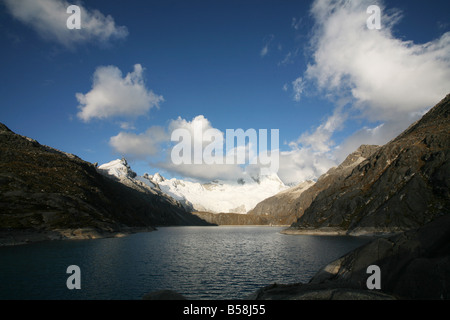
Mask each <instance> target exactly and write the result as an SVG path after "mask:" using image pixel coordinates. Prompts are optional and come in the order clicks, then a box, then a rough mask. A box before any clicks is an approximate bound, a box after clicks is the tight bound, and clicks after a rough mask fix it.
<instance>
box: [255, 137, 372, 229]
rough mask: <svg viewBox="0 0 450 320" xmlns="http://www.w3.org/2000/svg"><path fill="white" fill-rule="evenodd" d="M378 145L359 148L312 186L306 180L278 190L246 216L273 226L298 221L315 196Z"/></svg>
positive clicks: (349, 171)
mask: <svg viewBox="0 0 450 320" xmlns="http://www.w3.org/2000/svg"><path fill="white" fill-rule="evenodd" d="M378 148H379V147H378V146H368V145H363V146H361V147H360V148H359V149H358V150H357V151H355V152H353V153H352V154H350V155H349V156H348V157H347V158H346V160H345V161H344V162H343V163H342V164H341V165H339V166H338V167H335V168H331V169H330V170H329V171H328V172H327V173H326V174H324V175H322V176H321V177H320V178H319V179H318V180H317V182H316V183H313V182H311V181H306V182H304V183H301V184H299V185H298V186H296V187H292V188H290V189H288V190H285V191H282V192H280V193H278V194H276V195H275V196H273V197H270V198H268V199H266V200H264V201H262V202H260V203H258V204H257V205H256V207H255V208H254V209H253V210H251V211H250V212H249V215H256V216H265V217H266V219H268V220H270V221H272V222H273V223H274V224H279V225H290V224H292V223H294V222H296V221H297V219H298V218H300V217H301V216H302V215H303V214H304V212H305V210H306V209H307V208H308V207H309V206H310V205H311V203H312V202H313V200H314V199H315V198H316V197H317V195H318V194H319V193H320V192H322V191H324V190H326V189H327V188H329V187H330V186H331V185H333V184H335V183H337V182H339V181H342V180H344V179H346V177H347V176H348V175H349V174H351V172H352V170H353V169H354V168H355V167H356V166H357V165H359V164H360V163H361V162H363V161H365V160H366V159H367V158H368V157H369V156H370V155H372V154H373V153H374V152H375V151H376V150H378Z"/></svg>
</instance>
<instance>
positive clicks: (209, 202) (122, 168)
mask: <svg viewBox="0 0 450 320" xmlns="http://www.w3.org/2000/svg"><path fill="white" fill-rule="evenodd" d="M99 169H100V170H102V171H103V172H104V173H107V174H108V175H112V176H115V177H117V178H118V179H119V180H124V179H123V178H124V177H126V179H127V180H130V179H132V180H134V181H136V182H139V183H143V184H146V185H147V186H148V187H150V188H152V189H154V190H155V191H157V192H162V193H164V194H166V195H168V196H170V197H172V198H174V199H175V200H178V201H179V202H180V203H181V204H182V205H183V206H184V207H185V208H186V209H187V210H191V211H205V212H211V213H241V214H245V213H247V212H248V211H250V210H251V209H253V208H254V207H255V206H256V205H257V204H258V203H259V202H261V201H262V200H264V199H266V198H269V197H271V196H273V195H275V194H277V193H278V192H280V191H283V190H286V189H288V186H286V185H285V184H284V183H283V182H282V181H281V180H280V178H279V177H278V176H277V175H276V174H272V175H269V176H261V177H257V178H251V177H249V178H248V179H239V180H238V181H236V182H235V183H229V182H227V183H225V182H221V181H212V182H210V183H204V184H202V183H198V182H191V181H186V180H178V179H175V178H174V179H165V178H164V177H163V176H161V175H160V174H159V173H156V174H154V175H149V174H144V175H143V176H138V175H136V173H134V172H133V171H132V170H131V168H130V166H129V165H128V163H127V162H126V160H125V159H122V160H114V161H111V162H109V163H106V164H104V165H101V166H100V167H99Z"/></svg>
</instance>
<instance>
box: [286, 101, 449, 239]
mask: <svg viewBox="0 0 450 320" xmlns="http://www.w3.org/2000/svg"><path fill="white" fill-rule="evenodd" d="M449 114H450V95H449V96H447V97H446V98H445V99H444V100H442V101H441V102H440V103H439V104H438V105H436V106H435V107H434V108H432V109H431V110H430V111H429V112H428V113H427V114H426V115H425V116H424V117H423V118H422V119H421V120H420V121H418V122H416V123H415V124H413V125H412V126H411V127H410V128H408V129H407V130H406V131H405V132H403V133H402V134H401V135H399V136H398V137H397V138H396V139H394V140H392V141H391V142H389V143H387V144H386V145H384V146H383V147H381V148H379V149H378V150H376V151H375V152H374V153H373V154H372V155H371V156H369V157H368V158H367V159H366V160H364V161H362V162H360V163H359V164H358V165H357V166H356V167H353V168H352V169H351V170H350V173H349V175H347V176H346V175H344V176H342V177H341V178H340V179H333V181H331V183H330V184H329V185H328V186H327V188H323V189H322V190H321V191H320V193H319V194H317V196H316V197H315V199H314V201H313V202H312V203H311V205H310V206H309V207H308V208H307V210H305V213H304V215H303V216H302V217H300V218H299V219H298V221H297V222H296V223H294V224H293V225H292V226H291V229H294V230H300V231H301V230H308V229H314V230H317V229H323V228H336V229H338V230H343V231H345V232H347V233H349V234H355V235H357V234H362V233H383V232H400V231H404V230H409V229H413V228H417V227H420V226H423V225H424V224H426V223H428V222H430V221H432V220H433V219H435V218H436V217H438V216H440V215H443V214H447V213H449V211H450V191H449V190H450V122H449V121H450V120H449ZM344 164H345V162H344V163H343V164H342V165H344ZM342 165H341V166H342ZM326 178H327V176H325V177H324V178H321V179H326ZM317 184H318V183H317ZM317 184H316V185H317Z"/></svg>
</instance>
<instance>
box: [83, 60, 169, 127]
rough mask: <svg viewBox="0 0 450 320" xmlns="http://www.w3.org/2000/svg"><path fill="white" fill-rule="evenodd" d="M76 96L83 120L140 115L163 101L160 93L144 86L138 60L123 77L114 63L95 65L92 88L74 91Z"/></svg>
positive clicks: (141, 69)
mask: <svg viewBox="0 0 450 320" xmlns="http://www.w3.org/2000/svg"><path fill="white" fill-rule="evenodd" d="M76 98H77V100H78V102H79V103H80V105H79V106H78V108H79V109H80V112H79V113H78V117H79V118H80V119H81V120H83V121H85V122H87V121H89V120H91V119H93V118H98V119H106V118H110V117H117V116H125V117H136V116H140V115H144V114H146V113H147V112H148V111H149V110H150V109H151V108H153V107H158V106H159V104H160V103H161V102H162V101H164V98H163V97H162V96H158V95H156V94H154V93H153V91H151V90H148V89H147V88H146V87H145V83H144V78H143V68H142V66H141V65H140V64H136V65H135V66H134V70H133V72H131V73H128V74H127V75H126V76H125V77H122V72H121V71H120V70H119V68H117V67H115V66H107V67H98V68H97V70H96V71H95V73H94V76H93V84H92V90H91V91H89V92H88V93H86V94H82V93H77V94H76Z"/></svg>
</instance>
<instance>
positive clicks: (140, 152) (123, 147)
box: [109, 126, 170, 159]
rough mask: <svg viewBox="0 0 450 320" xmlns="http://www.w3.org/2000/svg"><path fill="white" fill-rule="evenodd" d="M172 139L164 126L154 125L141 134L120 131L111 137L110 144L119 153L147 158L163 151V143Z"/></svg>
mask: <svg viewBox="0 0 450 320" xmlns="http://www.w3.org/2000/svg"><path fill="white" fill-rule="evenodd" d="M169 139H170V137H169V136H168V134H167V132H166V131H165V130H164V128H162V127H158V126H153V127H150V128H149V129H148V130H147V131H145V132H144V133H141V134H135V133H128V132H120V133H119V134H118V135H116V136H114V137H111V139H110V140H109V144H110V145H111V146H112V147H113V148H114V150H115V151H116V152H117V153H120V154H122V155H128V156H131V157H132V158H141V159H146V158H148V157H152V156H155V155H158V154H160V153H161V152H162V146H161V144H162V143H165V142H167V141H168V140H169Z"/></svg>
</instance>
